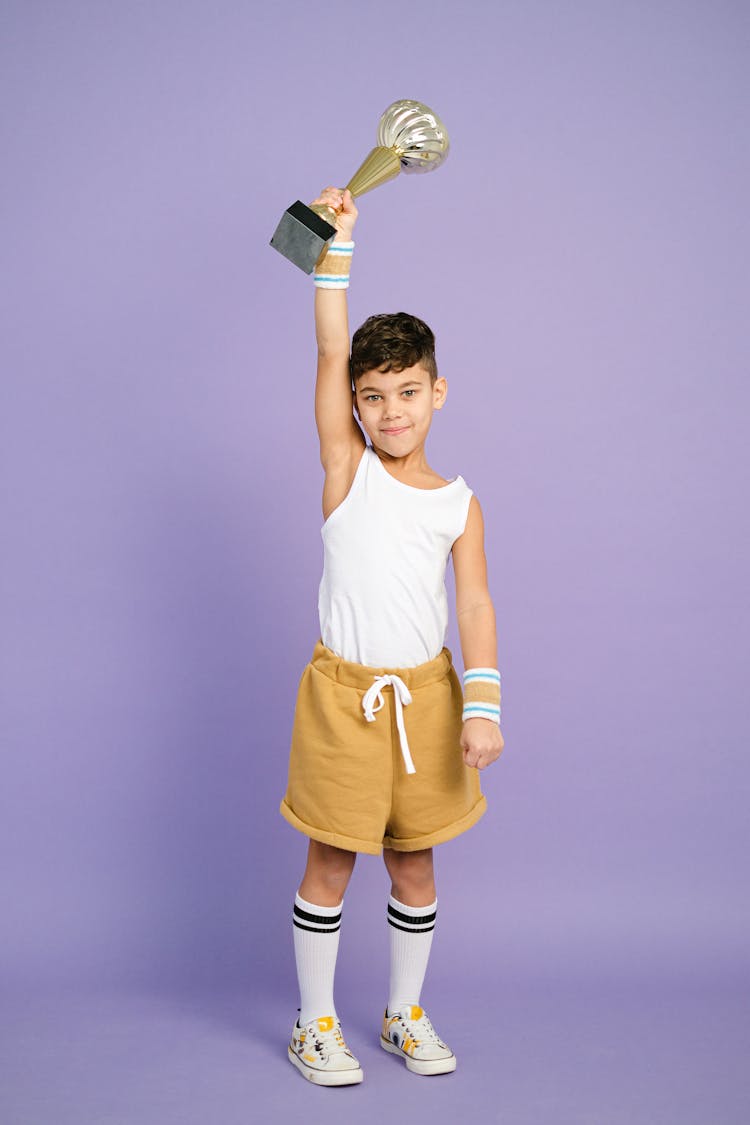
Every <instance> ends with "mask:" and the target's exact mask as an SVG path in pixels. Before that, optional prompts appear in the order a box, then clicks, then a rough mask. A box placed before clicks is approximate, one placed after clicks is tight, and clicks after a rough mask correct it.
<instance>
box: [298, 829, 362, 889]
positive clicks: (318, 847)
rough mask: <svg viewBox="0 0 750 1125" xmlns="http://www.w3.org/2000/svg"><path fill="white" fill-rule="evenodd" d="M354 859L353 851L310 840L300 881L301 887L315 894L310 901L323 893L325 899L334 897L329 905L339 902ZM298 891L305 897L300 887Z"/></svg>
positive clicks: (346, 884)
mask: <svg viewBox="0 0 750 1125" xmlns="http://www.w3.org/2000/svg"><path fill="white" fill-rule="evenodd" d="M355 859H356V855H355V853H354V852H347V851H344V850H343V849H342V848H334V847H331V845H330V844H321V843H319V842H318V841H317V840H312V841H311V842H310V850H309V853H308V857H307V870H306V871H305V877H304V879H303V882H302V887H306V888H308V890H309V891H311V892H313V893H316V894H317V898H315V899H313V900H312V901H318V900H319V899H320V897H321V894H323V895H324V896H325V897H326V899H329V898H333V899H335V902H333V903H331V904H330V905H335V904H336V903H337V902H339V901H340V900H341V898H342V897H343V894H344V891H345V890H346V888H347V886H348V884H349V879H350V877H351V873H352V870H353V868H354V861H355ZM300 893H302V897H303V898H306V897H307V895H305V894H304V893H303V892H302V888H300ZM321 905H328V903H323V902H321Z"/></svg>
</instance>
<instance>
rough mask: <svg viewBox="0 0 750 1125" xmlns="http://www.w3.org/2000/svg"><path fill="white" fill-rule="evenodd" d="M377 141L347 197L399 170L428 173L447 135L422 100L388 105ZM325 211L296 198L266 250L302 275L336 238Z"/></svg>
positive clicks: (436, 164) (443, 153) (444, 151)
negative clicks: (279, 257) (289, 264)
mask: <svg viewBox="0 0 750 1125" xmlns="http://www.w3.org/2000/svg"><path fill="white" fill-rule="evenodd" d="M377 140H378V143H377V146H376V147H375V148H374V149H373V150H372V151H371V152H370V154H369V156H367V157H365V160H364V161H363V163H362V164H361V165H360V167H359V168H358V169H357V171H356V172H355V173H354V175H353V176H352V178H351V180H350V181H349V183H348V184H347V185H346V186H347V188H348V189H349V191H350V192H351V193H352V195H354V196H357V195H364V193H365V192H366V191H372V189H373V188H375V187H378V186H379V185H380V184H384V183H385V182H386V181H387V180H392V179H393V177H394V176H397V175H398V174H399V172H401V171H402V170H403V171H404V172H432V171H433V169H434V168H437V167H439V165H440V164H442V163H443V161H444V160H445V158H446V156H447V155H448V143H449V142H448V133H447V131H446V128H445V126H444V125H443V123H442V121H441V120H440V118H439V117H438V115H437V114H436V113H433V112H432V110H431V109H429V108H428V106H426V105H423V104H422V102H414V101H407V100H403V101H399V102H394V103H393V104H392V105H389V106H388V109H387V110H386V111H385V113H384V114H383V116H382V117H381V118H380V124H379V125H378V137H377ZM335 221H336V215H335V213H334V212H333V211H332V210H331V208H330V207H326V206H324V205H321V204H316V205H315V206H314V207H307V206H306V205H305V204H304V203H301V202H300V201H299V200H297V202H296V203H293V204H292V205H291V207H289V208H287V210H286V211H285V212H284V214H283V216H282V218H281V222H280V223H279V225H278V226H277V228H276V231H275V233H274V236H273V238H272V239H271V246H273V247H274V248H275V249H276V250H278V251H279V253H280V254H283V255H284V257H285V258H288V259H289V261H290V262H294V264H295V266H299V268H300V269H301V270H304V271H305V273H312V271H313V269H314V267H315V263H316V262H317V261H318V259H319V258H320V256H321V254H323V253H324V252H325V250H326V249H327V247H328V245H329V243H330V242H331V241H332V239H333V237H334V235H335V234H336V227H335V226H334V223H335Z"/></svg>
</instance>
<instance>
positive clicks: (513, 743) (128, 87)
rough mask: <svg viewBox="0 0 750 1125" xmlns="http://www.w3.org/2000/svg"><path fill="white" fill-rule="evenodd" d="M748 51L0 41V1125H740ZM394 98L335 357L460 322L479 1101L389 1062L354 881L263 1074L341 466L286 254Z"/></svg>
mask: <svg viewBox="0 0 750 1125" xmlns="http://www.w3.org/2000/svg"><path fill="white" fill-rule="evenodd" d="M749 44H750V19H749V15H748V8H747V6H746V5H743V4H740V3H735V2H729V0H724V2H722V0H719V2H712V3H697V2H685V3H677V2H675V3H667V2H656V3H645V2H638V3H631V4H621V3H608V2H602V3H594V2H592V0H591V2H587V0H581V2H577V3H570V4H567V5H563V4H555V3H552V2H541V0H540V2H534V0H531V2H529V0H526V2H524V3H520V2H514V3H499V4H497V5H495V4H489V3H481V4H479V3H476V4H469V5H459V4H452V5H437V4H436V3H435V2H434V0H432V2H427V0H413V2H412V3H411V4H403V3H394V2H392V0H386V2H385V3H381V4H379V5H378V6H364V5H359V6H355V7H351V6H350V7H347V6H337V7H325V6H320V5H319V6H317V7H315V6H310V5H309V4H302V3H291V2H287V0H282V2H281V3H276V4H275V5H264V6H261V5H259V4H242V3H239V2H238V0H234V2H232V0H218V2H217V0H215V2H213V3H211V4H208V3H200V2H182V3H177V2H176V0H171V2H168V0H165V2H161V3H153V4H145V3H140V2H134V3H130V4H115V3H106V2H104V3H93V2H90V3H84V2H77V0H71V2H68V3H62V4H59V5H54V4H48V3H39V2H33V0H32V2H29V0H26V2H25V3H10V2H6V3H5V4H4V5H3V12H2V23H1V25H0V105H2V121H3V125H2V154H3V155H2V163H3V173H2V183H1V187H0V193H1V200H2V215H3V230H2V257H3V268H2V279H1V280H0V286H1V287H2V297H1V306H0V307H1V313H2V322H3V331H2V395H3V405H2V457H3V468H2V497H3V515H2V535H3V547H2V598H3V603H2V650H3V651H2V659H3V667H2V731H1V732H0V734H1V737H2V758H3V771H2V793H1V794H0V875H1V877H2V884H1V889H2V904H3V905H2V912H1V916H0V973H1V975H2V983H3V1007H2V1010H3V1013H4V1016H5V1019H4V1030H3V1043H2V1044H0V1060H2V1061H1V1062H0V1071H2V1072H3V1073H2V1080H1V1081H0V1089H1V1090H2V1092H1V1093H0V1111H1V1115H2V1118H3V1122H4V1125H48V1123H49V1125H52V1122H54V1123H55V1125H68V1123H69V1122H70V1123H72V1122H75V1123H76V1125H81V1122H89V1121H90V1122H96V1125H99V1123H102V1122H113V1123H116V1125H143V1123H151V1122H153V1123H154V1125H155V1123H156V1122H159V1125H165V1123H168V1122H172V1121H175V1122H177V1121H179V1122H182V1123H185V1122H188V1123H192V1122H196V1123H197V1122H201V1123H202V1122H205V1121H206V1120H214V1121H220V1122H221V1123H222V1125H233V1123H234V1122H240V1121H242V1122H245V1121H248V1120H253V1115H254V1114H255V1115H256V1118H255V1119H258V1117H257V1115H258V1114H261V1116H262V1115H265V1117H266V1118H267V1119H270V1120H282V1119H287V1118H288V1117H289V1115H290V1114H292V1113H296V1112H297V1111H298V1110H301V1111H303V1112H306V1113H309V1112H319V1111H320V1103H319V1102H318V1101H317V1100H316V1099H319V1098H323V1099H324V1100H326V1106H325V1108H326V1110H328V1109H329V1108H330V1102H329V1101H328V1100H327V1099H328V1098H329V1097H331V1096H334V1097H341V1098H343V1099H344V1100H345V1105H344V1106H343V1107H342V1108H341V1113H342V1115H343V1116H344V1117H345V1119H347V1120H352V1121H368V1122H369V1121H381V1120H382V1119H383V1114H384V1112H395V1111H403V1112H409V1113H410V1114H411V1113H418V1112H420V1110H423V1111H424V1112H427V1113H429V1115H430V1117H431V1119H432V1120H433V1121H437V1120H446V1121H448V1120H454V1119H455V1117H456V1116H457V1114H459V1113H462V1114H465V1113H466V1112H467V1111H470V1112H472V1113H473V1114H474V1115H475V1116H477V1117H478V1119H480V1120H498V1121H499V1120H508V1121H509V1122H513V1125H526V1123H527V1122H528V1123H534V1125H538V1123H540V1122H543V1121H548V1120H551V1119H552V1118H553V1116H554V1120H555V1122H556V1125H567V1123H576V1125H578V1123H583V1122H592V1123H594V1122H596V1123H597V1125H600V1123H601V1122H603V1121H604V1122H606V1123H607V1125H619V1123H620V1122H622V1123H632V1122H639V1123H640V1122H658V1123H659V1125H663V1123H665V1122H672V1121H675V1122H676V1121H679V1122H680V1123H681V1125H688V1123H691V1122H696V1123H698V1122H700V1123H701V1125H705V1123H706V1122H707V1121H712V1122H717V1123H719V1125H734V1123H735V1122H736V1123H739V1122H744V1121H746V1120H747V1119H748V1115H749V1114H750V1093H749V1092H748V1088H747V1084H746V1081H745V1079H744V1064H745V1063H746V1058H747V1050H748V1045H749V1043H748V1041H749V1038H750V1037H749V1035H748V1020H747V986H748V978H749V977H750V972H749V970H750V965H749V964H748V948H749V943H750V908H749V905H750V904H749V903H748V885H747V855H748V811H747V810H748V797H749V796H750V792H749V791H750V771H749V770H748V764H747V705H746V700H747V695H748V691H747V672H748V663H749V662H748V655H749V654H748V626H749V624H750V622H749V621H748V616H749V614H748V599H747V574H748V568H749V566H750V559H749V558H748V555H749V553H750V552H748V542H749V540H750V534H749V528H748V518H747V507H748V505H747V468H748V457H747V444H748V441H747V409H748V405H749V404H748V393H747V383H746V380H747V376H748V359H749V358H750V356H749V350H750V349H748V332H747V323H748V313H747V295H748V289H749V282H750V279H749V278H748V272H749V270H748V261H749V260H750V245H749V243H750V239H749V238H748V217H747V216H748V210H747V200H748V198H749V197H750V182H749V180H750V176H749V175H748V173H749V171H750V158H749V157H748V151H747V138H748V132H749V129H748V127H749V126H750V121H748V117H749V116H750V114H749V112H748V106H750V89H749V88H748V87H749V86H750V79H749V75H750V52H749V51H748V46H749ZM397 97H416V98H419V99H421V100H423V101H426V102H427V103H428V104H430V105H432V106H434V108H435V109H437V111H438V112H439V113H440V114H441V115H442V116H443V117H444V119H445V121H446V124H447V126H448V128H449V131H450V134H451V141H452V151H451V155H450V158H449V160H448V161H447V163H446V165H445V166H444V168H442V169H441V170H440V171H439V172H438V173H437V174H435V175H431V176H428V177H416V176H411V177H407V176H403V177H400V178H399V180H397V181H396V182H394V183H392V184H388V185H386V186H384V187H383V188H381V189H379V190H378V191H376V192H374V193H373V194H372V195H368V196H366V197H364V198H363V199H362V200H361V203H360V212H361V218H360V222H359V226H358V229H357V234H356V237H357V241H358V247H357V254H356V259H355V264H354V271H353V272H354V281H353V288H352V291H351V315H352V326H355V325H356V324H358V323H359V322H360V321H361V320H362V319H363V318H364V317H365V316H366V315H368V314H369V313H370V312H374V311H384V310H395V309H399V308H406V309H408V310H410V311H413V312H415V313H417V314H418V315H421V316H423V317H424V318H425V319H427V321H428V322H429V323H430V324H432V325H433V327H434V328H435V330H436V332H437V337H438V361H439V363H440V366H441V371H442V373H443V374H445V375H446V376H447V378H448V381H449V384H450V396H449V402H448V404H447V407H446V409H445V410H444V411H443V413H442V414H441V415H438V416H437V417H436V421H435V424H434V433H433V435H432V436H431V439H430V448H429V453H430V462H431V464H432V465H433V466H434V467H435V468H436V469H437V470H438V471H439V472H441V473H443V474H444V475H446V476H453V475H455V474H456V473H458V472H460V473H461V474H462V475H463V476H464V477H465V478H466V480H467V481H468V483H469V484H470V486H471V487H472V488H474V490H475V491H476V492H477V494H478V496H479V498H480V500H481V501H482V504H483V507H484V510H485V517H486V522H487V527H488V533H487V553H488V559H489V566H490V581H491V588H492V592H493V595H494V599H495V604H496V609H497V614H498V622H499V636H500V664H501V668H502V673H503V689H504V699H503V703H504V724H503V729H504V734H505V738H506V750H505V753H504V755H503V758H502V759H501V761H500V762H499V763H498V764H497V765H496V766H494V767H493V768H492V769H491V770H490V771H488V772H487V773H485V774H484V775H483V781H484V788H485V792H486V794H487V797H488V800H489V804H490V811H489V812H488V814H487V815H486V817H485V818H484V820H483V821H482V822H481V823H480V825H479V826H477V827H476V828H475V829H473V830H472V831H471V832H469V833H468V834H467V835H465V836H464V837H462V838H461V839H460V840H458V841H456V842H455V843H453V844H451V845H450V846H448V847H441V848H440V849H438V850H437V862H438V875H439V884H438V894H439V898H440V903H441V908H440V920H439V925H438V930H437V931H436V939H435V944H434V955H433V960H432V963H431V967H430V973H429V977H428V982H427V985H426V988H425V993H424V997H425V1002H426V1003H427V1004H428V1006H429V1008H430V1011H431V1014H432V1015H433V1017H434V1018H435V1021H436V1023H437V1024H438V1026H439V1029H440V1030H441V1032H442V1034H443V1035H444V1036H445V1037H446V1038H447V1039H449V1041H450V1042H451V1043H452V1044H454V1045H455V1049H456V1051H457V1053H459V1054H460V1060H459V1066H460V1068H459V1071H458V1072H457V1073H456V1075H455V1076H454V1077H453V1078H451V1079H444V1080H440V1081H437V1082H435V1083H433V1084H430V1083H429V1082H424V1081H422V1080H419V1079H416V1078H413V1077H411V1076H408V1075H407V1074H406V1073H405V1072H404V1071H402V1069H401V1068H400V1067H399V1066H398V1065H397V1063H396V1062H395V1060H392V1059H390V1058H389V1057H387V1056H385V1055H384V1054H383V1052H380V1051H379V1050H378V1048H377V1044H376V1038H377V1029H378V1021H379V1017H380V1011H381V1009H382V1005H383V1003H384V989H385V981H386V976H387V933H386V926H385V920H384V911H385V895H386V891H387V883H386V880H385V877H384V872H383V869H382V864H381V863H380V862H379V861H377V860H373V859H367V858H364V857H363V859H362V860H360V861H359V867H358V869H357V871H356V872H355V878H354V880H353V883H352V885H351V888H350V890H349V892H348V894H347V900H346V906H345V915H344V926H343V929H342V942H341V954H340V962H339V976H338V978H337V1003H338V1007H339V1010H340V1012H341V1013H342V1015H343V1017H344V1019H345V1028H346V1029H347V1034H348V1038H349V1040H350V1042H351V1045H352V1046H353V1048H354V1049H355V1050H356V1051H357V1053H358V1054H359V1055H360V1057H361V1059H362V1061H363V1064H364V1066H365V1068H366V1079H365V1084H364V1085H363V1086H362V1087H361V1088H360V1089H358V1090H349V1091H348V1092H345V1091H339V1092H337V1094H335V1095H330V1094H326V1093H322V1092H319V1091H315V1090H312V1089H311V1088H309V1087H308V1086H306V1085H305V1084H304V1083H303V1082H302V1081H301V1080H300V1079H299V1078H298V1077H297V1076H295V1075H294V1074H293V1073H292V1071H291V1068H290V1067H289V1066H288V1063H287V1062H286V1061H285V1040H286V1037H287V1035H288V1031H289V1027H290V1026H291V1022H292V1020H293V1018H294V1010H295V1007H296V1004H297V995H296V982H295V977H294V968H293V959H292V943H291V932H290V924H289V915H290V909H291V900H292V896H293V893H294V890H295V888H296V886H297V882H298V880H299V877H300V874H301V866H302V861H303V856H304V850H305V849H304V839H303V838H302V837H301V836H299V835H298V834H296V833H295V832H293V830H291V829H290V828H289V827H288V826H287V825H286V824H285V823H284V822H283V821H282V819H281V818H280V816H279V815H278V812H277V808H278V802H279V799H280V796H281V794H282V793H283V789H284V785H285V779H286V761H287V747H288V739H289V733H290V729H291V718H292V708H293V701H294V693H295V690H296V685H297V680H298V677H299V675H300V673H301V670H302V667H303V665H304V663H305V661H306V660H307V659H308V657H309V654H310V652H311V650H312V645H313V643H314V641H315V639H316V635H317V634H316V628H317V615H316V596H317V585H318V581H319V576H320V566H321V544H320V539H319V527H320V523H321V513H320V492H321V485H322V475H321V470H320V466H319V462H318V453H317V444H316V435H315V431H314V425H313V418H312V391H313V374H314V345H313V335H312V292H311V283H310V282H309V281H308V280H306V279H305V278H304V277H303V276H302V275H301V274H300V273H299V272H298V271H296V270H295V269H294V268H293V267H291V266H290V265H288V264H287V263H285V262H284V261H283V259H281V258H280V257H279V256H278V255H276V254H275V253H274V252H273V251H272V250H270V249H269V248H268V245H267V243H268V239H269V237H270V235H271V233H272V231H273V228H274V226H275V224H276V222H277V220H278V218H279V216H280V214H281V212H282V211H283V209H284V208H285V207H286V206H287V205H288V204H289V203H290V202H292V200H293V199H295V198H297V197H302V198H308V199H309V198H312V197H313V196H314V195H315V194H316V193H317V192H318V190H319V189H320V187H322V186H323V185H324V184H326V183H328V182H331V181H338V182H342V181H345V180H346V179H347V178H348V177H349V176H350V175H351V173H352V172H353V171H354V169H355V167H356V166H357V164H358V163H359V161H360V160H361V158H362V157H363V156H364V155H365V153H366V152H367V150H368V148H369V147H370V145H371V144H372V143H374V131H375V125H376V122H377V119H378V117H379V115H380V113H381V112H382V110H383V109H384V108H385V106H386V105H387V104H388V103H389V102H391V101H392V100H394V99H395V98H397ZM449 643H450V644H451V647H452V648H453V649H454V652H455V653H456V658H457V662H459V660H460V650H459V649H458V645H457V641H456V634H455V632H454V631H453V630H451V633H450V636H449ZM381 1056H382V1057H381Z"/></svg>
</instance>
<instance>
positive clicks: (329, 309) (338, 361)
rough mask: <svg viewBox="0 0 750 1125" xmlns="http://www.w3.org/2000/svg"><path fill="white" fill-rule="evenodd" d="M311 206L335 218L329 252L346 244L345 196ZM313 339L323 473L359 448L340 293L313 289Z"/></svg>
mask: <svg viewBox="0 0 750 1125" xmlns="http://www.w3.org/2000/svg"><path fill="white" fill-rule="evenodd" d="M314 203H325V204H327V205H328V206H329V207H331V208H332V209H333V210H334V211H336V212H337V213H338V214H337V219H336V229H337V234H336V237H335V238H334V240H333V246H334V247H335V246H337V245H341V243H347V242H351V241H352V234H353V231H354V224H355V222H356V220H357V208H356V207H355V206H354V200H353V198H352V195H351V193H350V192H349V191H343V192H342V191H341V190H340V189H337V188H326V189H325V191H323V192H322V193H321V195H320V197H319V198H318V199H316V200H314ZM339 209H340V210H339ZM334 253H335V252H334ZM315 337H316V340H317V344H318V374H317V381H316V384H315V421H316V424H317V427H318V437H319V438H320V460H321V462H322V464H323V468H324V469H325V470H326V472H328V470H329V469H331V468H335V467H336V466H337V465H341V464H342V463H345V462H347V461H349V460H350V459H351V457H352V454H353V453H354V452H355V450H358V449H361V448H362V446H363V445H364V437H363V435H362V431H361V430H360V428H359V426H358V425H357V422H356V420H355V418H354V413H353V408H352V390H351V379H350V375H349V346H350V342H349V318H348V314H347V301H346V289H345V288H342V289H335V288H331V289H326V288H318V287H316V289H315Z"/></svg>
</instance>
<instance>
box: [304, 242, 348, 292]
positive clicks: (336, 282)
mask: <svg viewBox="0 0 750 1125" xmlns="http://www.w3.org/2000/svg"><path fill="white" fill-rule="evenodd" d="M353 252H354V243H353V242H332V243H331V245H330V246H329V247H328V249H327V250H326V253H325V255H324V257H323V258H321V259H320V261H319V262H318V263H317V265H316V266H315V273H314V274H313V281H314V282H315V286H316V288H317V289H348V288H349V271H350V270H351V265H352V253H353Z"/></svg>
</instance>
